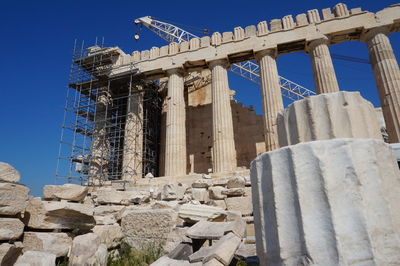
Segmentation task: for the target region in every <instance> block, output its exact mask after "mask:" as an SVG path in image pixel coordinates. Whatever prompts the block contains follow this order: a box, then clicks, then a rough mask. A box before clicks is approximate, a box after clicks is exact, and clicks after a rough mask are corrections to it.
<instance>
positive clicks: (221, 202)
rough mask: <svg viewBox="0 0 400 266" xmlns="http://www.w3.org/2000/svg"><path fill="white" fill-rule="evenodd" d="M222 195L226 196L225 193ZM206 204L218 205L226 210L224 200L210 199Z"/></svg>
mask: <svg viewBox="0 0 400 266" xmlns="http://www.w3.org/2000/svg"><path fill="white" fill-rule="evenodd" d="M224 196H226V195H224ZM208 205H210V206H215V207H219V208H221V209H223V210H226V203H225V200H211V201H209V202H208Z"/></svg>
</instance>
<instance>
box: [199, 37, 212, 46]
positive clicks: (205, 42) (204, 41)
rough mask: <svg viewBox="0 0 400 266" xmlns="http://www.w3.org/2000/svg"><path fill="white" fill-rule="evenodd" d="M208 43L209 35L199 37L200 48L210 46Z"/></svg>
mask: <svg viewBox="0 0 400 266" xmlns="http://www.w3.org/2000/svg"><path fill="white" fill-rule="evenodd" d="M210 43H211V39H210V36H204V37H201V38H200V47H201V48H204V47H208V46H210Z"/></svg>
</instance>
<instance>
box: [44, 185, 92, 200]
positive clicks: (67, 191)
mask: <svg viewBox="0 0 400 266" xmlns="http://www.w3.org/2000/svg"><path fill="white" fill-rule="evenodd" d="M87 193H88V187H85V186H80V185H75V184H64V185H61V186H55V185H47V186H44V188H43V198H44V199H45V200H53V199H56V200H70V201H81V200H83V199H84V198H85V197H86V195H87Z"/></svg>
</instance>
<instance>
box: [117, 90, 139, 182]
mask: <svg viewBox="0 0 400 266" xmlns="http://www.w3.org/2000/svg"><path fill="white" fill-rule="evenodd" d="M134 89H135V91H133V90H131V91H130V92H129V96H128V100H127V107H126V121H125V133H124V153H123V161H122V180H125V181H131V182H132V181H135V180H136V179H140V178H142V177H143V175H142V163H143V160H142V158H143V92H142V88H141V87H139V86H137V87H136V88H134Z"/></svg>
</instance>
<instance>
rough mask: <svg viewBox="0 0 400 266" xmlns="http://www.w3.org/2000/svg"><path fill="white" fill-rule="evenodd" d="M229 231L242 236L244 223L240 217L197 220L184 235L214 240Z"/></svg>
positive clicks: (244, 230) (243, 234)
mask: <svg viewBox="0 0 400 266" xmlns="http://www.w3.org/2000/svg"><path fill="white" fill-rule="evenodd" d="M230 232H232V233H234V234H235V235H237V236H238V237H240V238H243V237H244V236H245V232H246V223H245V222H244V221H243V220H242V219H240V218H239V219H236V220H234V221H231V222H209V221H199V222H198V223H196V224H195V225H193V226H192V227H190V228H189V229H188V230H187V231H186V235H187V236H188V237H190V238H194V239H213V240H215V239H220V238H221V237H223V236H224V235H226V234H228V233H230Z"/></svg>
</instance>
